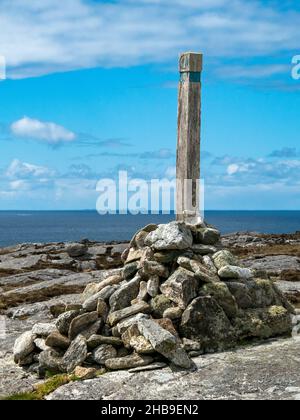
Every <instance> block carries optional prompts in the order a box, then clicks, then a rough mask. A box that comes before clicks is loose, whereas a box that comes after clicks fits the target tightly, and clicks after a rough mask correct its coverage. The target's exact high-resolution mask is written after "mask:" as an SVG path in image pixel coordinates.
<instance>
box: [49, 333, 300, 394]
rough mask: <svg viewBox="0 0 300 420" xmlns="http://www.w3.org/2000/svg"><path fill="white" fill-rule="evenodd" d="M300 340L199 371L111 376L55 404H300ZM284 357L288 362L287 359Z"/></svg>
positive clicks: (210, 363)
mask: <svg viewBox="0 0 300 420" xmlns="http://www.w3.org/2000/svg"><path fill="white" fill-rule="evenodd" d="M299 350H300V337H297V338H295V339H288V340H278V341H273V342H269V343H265V344H263V345H260V346H252V347H247V348H240V349H238V350H236V351H231V352H227V353H220V354H214V355H207V356H202V357H199V358H197V359H194V362H195V364H196V367H197V370H195V371H191V372H186V371H184V372H183V371H172V370H171V369H170V368H165V369H163V370H158V371H151V372H140V373H134V374H130V373H128V372H116V373H108V374H105V375H103V376H102V377H100V378H98V379H93V380H89V381H86V382H76V383H70V384H68V385H65V386H63V387H61V388H59V389H57V390H56V391H55V392H54V393H53V394H51V395H50V396H49V397H48V398H47V399H49V400H173V399H174V400H182V399H187V400H190V399H195V400H218V399H221V400H300V377H299V370H300V358H299ZM283 355H284V357H283Z"/></svg>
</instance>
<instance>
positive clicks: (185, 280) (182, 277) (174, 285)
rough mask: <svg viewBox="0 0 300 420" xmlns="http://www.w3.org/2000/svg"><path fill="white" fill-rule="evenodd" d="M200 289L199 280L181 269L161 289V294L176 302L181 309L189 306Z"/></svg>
mask: <svg viewBox="0 0 300 420" xmlns="http://www.w3.org/2000/svg"><path fill="white" fill-rule="evenodd" d="M198 288H199V283H198V280H197V279H196V278H195V276H194V274H193V273H191V272H190V271H188V270H186V269H184V268H181V267H179V268H178V269H177V270H176V271H175V272H174V273H173V274H172V276H171V277H169V278H168V280H167V281H165V282H164V283H163V284H162V285H161V287H160V290H161V292H162V293H163V294H164V295H165V296H166V297H167V298H169V299H170V300H171V301H173V302H175V303H176V304H177V305H178V306H179V307H180V308H182V309H185V308H186V307H187V305H188V304H189V303H190V302H191V300H192V299H194V298H195V297H196V296H197V293H198Z"/></svg>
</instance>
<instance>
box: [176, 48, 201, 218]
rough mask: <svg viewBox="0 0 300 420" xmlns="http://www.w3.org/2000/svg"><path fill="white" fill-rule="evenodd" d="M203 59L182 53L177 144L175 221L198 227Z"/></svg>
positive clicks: (199, 55) (192, 54) (199, 56)
mask: <svg viewBox="0 0 300 420" xmlns="http://www.w3.org/2000/svg"><path fill="white" fill-rule="evenodd" d="M202 61H203V55H202V54H199V53H190V52H188V53H184V54H182V55H181V56H180V59H179V71H180V82H179V97H178V140H177V167H176V179H177V194H176V214H177V220H182V221H185V222H188V223H197V222H199V221H200V220H201V217H200V203H199V197H200V195H199V188H200V129H201V71H202Z"/></svg>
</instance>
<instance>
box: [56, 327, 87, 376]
mask: <svg viewBox="0 0 300 420" xmlns="http://www.w3.org/2000/svg"><path fill="white" fill-rule="evenodd" d="M86 357H87V345H86V340H85V338H84V337H82V336H80V335H79V336H77V337H76V338H75V340H73V341H72V343H71V345H70V347H69V349H68V350H67V352H66V353H65V355H64V357H63V359H62V363H61V366H62V368H63V369H64V370H65V371H66V372H68V373H71V372H73V370H74V369H75V368H76V367H77V366H80V365H81V363H83V362H84V361H85V359H86Z"/></svg>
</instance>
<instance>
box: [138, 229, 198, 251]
mask: <svg viewBox="0 0 300 420" xmlns="http://www.w3.org/2000/svg"><path fill="white" fill-rule="evenodd" d="M145 244H146V245H148V246H151V247H152V248H153V249H155V250H157V251H162V250H177V249H180V250H183V249H187V248H190V247H191V246H192V244H193V236H192V234H191V231H190V230H189V229H188V228H187V227H186V226H185V224H183V223H178V222H172V223H169V224H167V225H159V226H158V228H157V229H156V230H155V231H153V232H151V233H149V235H148V236H147V238H146V240H145Z"/></svg>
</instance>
